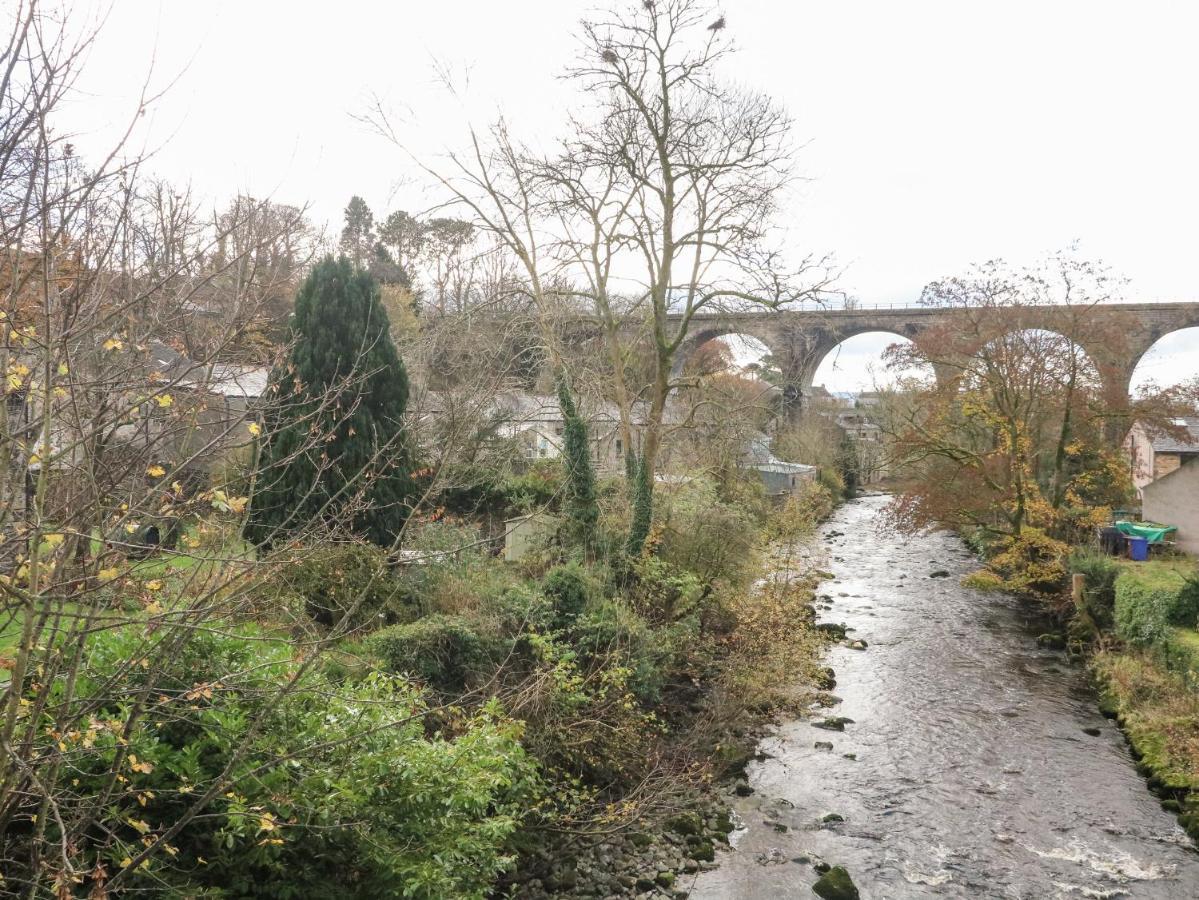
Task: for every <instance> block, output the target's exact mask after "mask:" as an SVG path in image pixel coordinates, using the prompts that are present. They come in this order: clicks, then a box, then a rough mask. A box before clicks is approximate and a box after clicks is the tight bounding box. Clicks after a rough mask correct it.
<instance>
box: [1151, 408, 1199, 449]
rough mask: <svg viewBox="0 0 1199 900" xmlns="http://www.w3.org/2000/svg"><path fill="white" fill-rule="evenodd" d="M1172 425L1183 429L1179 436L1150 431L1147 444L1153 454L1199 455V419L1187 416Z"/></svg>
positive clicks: (1176, 420)
mask: <svg viewBox="0 0 1199 900" xmlns="http://www.w3.org/2000/svg"><path fill="white" fill-rule="evenodd" d="M1174 425H1175V426H1177V427H1178V428H1181V429H1183V433H1182V434H1179V435H1173V434H1169V433H1167V432H1165V431H1156V430H1155V431H1151V432H1150V433H1149V442H1150V444H1151V445H1152V446H1153V452H1154V453H1199V417H1196V416H1187V417H1183V418H1178V419H1175V420H1174Z"/></svg>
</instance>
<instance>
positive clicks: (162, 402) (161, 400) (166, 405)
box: [157, 394, 175, 409]
mask: <svg viewBox="0 0 1199 900" xmlns="http://www.w3.org/2000/svg"><path fill="white" fill-rule="evenodd" d="M157 401H158V405H159V406H160V407H161V408H163V409H170V408H171V406H172V405H173V404H174V403H175V398H174V397H172V396H171V395H170V394H162V395H161V396H159V397H158V398H157Z"/></svg>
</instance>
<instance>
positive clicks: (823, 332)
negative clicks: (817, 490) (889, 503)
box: [671, 302, 1199, 406]
mask: <svg viewBox="0 0 1199 900" xmlns="http://www.w3.org/2000/svg"><path fill="white" fill-rule="evenodd" d="M1070 312H1071V309H1070V307H1065V306H1029V307H1020V308H1018V309H1013V310H1004V311H1003V314H1004V315H1005V316H1006V317H1007V321H1005V322H1004V323H1003V327H1004V328H1005V329H1007V330H1009V331H1017V330H1023V329H1044V330H1046V331H1054V332H1059V333H1061V332H1063V331H1064V330H1066V329H1064V328H1063V318H1064V317H1066V316H1068V315H1069V314H1070ZM1087 314H1088V317H1090V321H1091V322H1093V323H1095V324H1096V325H1097V326H1098V327H1097V328H1096V329H1095V330H1096V331H1097V332H1098V333H1099V334H1101V335H1104V337H1096V338H1091V339H1084V340H1080V341H1079V346H1080V347H1081V348H1082V350H1083V351H1084V352H1085V353H1086V354H1087V355H1088V356H1089V357H1090V358H1091V361H1092V362H1094V364H1095V366H1096V368H1098V370H1099V375H1100V378H1101V379H1102V381H1103V386H1104V391H1105V393H1106V394H1107V395H1108V397H1109V398H1110V399H1111V400H1112V401H1113V402H1114V403H1115V404H1118V405H1120V406H1124V405H1127V404H1128V402H1129V399H1130V398H1129V389H1130V384H1131V381H1132V375H1133V370H1134V369H1135V368H1136V365H1137V363H1138V362H1140V360H1141V357H1142V356H1144V355H1145V353H1146V352H1148V350H1149V348H1150V347H1151V346H1153V344H1154V343H1155V342H1156V341H1157V340H1158V339H1159V338H1161V337H1163V336H1165V335H1167V334H1170V333H1171V332H1174V331H1179V330H1181V329H1183V328H1190V327H1195V326H1199V302H1189V303H1112V304H1105V305H1102V306H1096V307H1092V308H1090V309H1089V310H1088V313H1087ZM968 315H970V311H967V310H961V309H953V308H949V309H945V308H936V307H919V306H918V307H887V308H873V309H812V310H808V309H802V310H786V311H746V312H720V313H702V314H699V315H695V316H693V317H692V319H691V335H690V336H689V337H688V339H687V341H686V343H685V344H684V345H683V346H682V347H681V348H680V352H679V354H678V356H677V357H676V360H675V367H676V371H679V370H681V369H682V367H683V366H684V365H685V364H686V361H687V358H688V357H689V356H690V355H691V354H692V353H693V352H694V351H695V350H696V348H698V347H699V346H700V345H702V344H704V343H706V342H708V341H710V340H712V339H713V338H717V337H722V336H724V335H728V334H744V335H748V336H750V337H754V338H756V339H757V340H759V341H761V342H762V343H763V344H764V345H765V346H766V348H767V349H768V350H769V351H770V354H771V356H772V357H773V359H774V361H775V363H776V365H778V366H779V368H780V369H781V370H782V372H783V378H784V382H785V385H786V387H787V389H789V390H788V391H787V392H788V393H791V394H792V396H794V395H795V394H798V396H800V397H804V396H807V395H808V394H809V393H810V391H811V389H812V380H813V378H814V377H815V375H816V369H817V368H818V367H819V366H820V363H821V361H822V360H823V359H824V357H825V356H826V355H827V354H828V353H830V352H832V351H833V350H834V349H835V348H836V347H837V345H839V344H840V343H841V342H842V341H845V340H847V339H849V338H851V337H853V336H855V335H858V334H864V333H866V332H871V331H882V332H886V333H888V334H894V335H896V336H898V337H903V338H908V339H909V340H911V341H913V342H914V343H916V344H917V345H919V344H920V341H921V338H922V337H926V336H930V335H934V334H936V333H937V332H939V331H941V330H942V329H945V328H953V327H954V323H955V320H956V321H960V322H961V324H962V325H963V326H965V325H966V324H967V321H968V320H967V318H966V317H967V316H968ZM677 318H678V317H672V319H674V320H675V321H672V323H671V324H674V325H677V324H678V321H677ZM937 374H938V377H939V378H940V377H944V375H945V373H941V372H939V373H937Z"/></svg>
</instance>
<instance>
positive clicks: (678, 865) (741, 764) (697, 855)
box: [508, 534, 845, 900]
mask: <svg viewBox="0 0 1199 900" xmlns="http://www.w3.org/2000/svg"><path fill="white" fill-rule="evenodd" d="M796 557H798V560H799V561H800V562H802V565H803V570H802V571H796V570H795V569H794V568H793V566H794V565H795V564H796ZM824 558H825V553H824V548H823V546H821V542H820V539H819V536H818V535H816V534H814V535H812V536H811V537H810V538H809V539H808V540H806V541H805V542H804V543H803V544H802V545H793V546H792V547H791V548H790V550H789V551H788V552H784V553H781V554H779V555H775V556H773V557H772V559H773V563H772V564H771V565H769V566H768V569H767V574H766V575H765V576H764V578H763V579H762V580H763V581H765V580H767V579H769V578H771V577H775V576H777V575H780V574H781V575H784V576H796V577H806V576H809V575H811V574H815V575H817V576H819V577H820V578H822V579H823V578H827V577H831V576H830V575H829V573H827V572H825V571H822V570H821V566H822V565H823V561H824ZM830 601H831V597H828V596H827V595H821V596H819V597H818V596H817V594H816V592H815V591H814V590H810V591H809V592H808V594H807V597H806V600H805V602H804V606H803V609H804V611H805V617H806V618H807V619H808V621H809V622H814V621H815V618H816V613H817V609H818V607H820V608H824V609H828V608H831V602H830ZM816 630H817V631H818V632H821V633H822V634H823V635H824V637H825V639H826V640H827V641H828V642H829V643H834V642H837V641H841V640H844V639H845V635H844V633H835V630H830V629H827V628H818V629H816ZM822 652H823V651H822ZM835 684H836V680H835V677H834V673H833V671H832V669H830V668H827V667H823V668H821V669H820V671H819V674H818V676H817V681H816V682H815V683H814V684H812V685H810V686H809V687H810V688H811V689H812V692H813V694H812V697H811V698H810V699H812V701H813V703H812V709H820V708H822V707H826V706H828V705H831V702H835V698H831V695H829V694H827V691H828V690H829V689H830V688H832V687H834V686H835ZM830 701H831V702H830ZM787 713H788V715H789V716H792V717H794V716H803V715H810V714H811V711H810V710H807V709H806V708H796V709H789V710H788V711H787ZM777 722H778V715H777V711H774V712H773V713H770V714H768V713H761V714H759V715H758V717H757V718H756V719H755V720H754V721H753V722H752V723H750V725H749V726H748V727H746V728H742V729H738V730H737V731H736V732H735V733H734V734H732V735H729V736H728V739H729V741H731V746H729V745H728V744H726V746H725V748H724V750H723V753H722V755H723V757H724V759H725V762H724V765H723V770H722V771H721V772H720V773H719V776H720V780H719V782H718V783H717V785H716V786H715V788H714V789H713V788H700V787H699V786H697V787H696V790H695V792H694V795H693V796H692V797H691V798H690V799H689V800H688V801H687V802H686V804H685V808H683V809H682V810H681V811H680V812H676V813H674V814H672V815H669V816H667V817H665V818H664V819H663V820H658V821H640V822H638V823H636V824H635V825H633V826H630V827H629V828H628V829H626V830H624V831H621V832H620V833H618V834H611V835H605V836H604V837H603V838H597V839H594V840H590V841H588V842H586V843H582V844H581V845H580V844H577V843H576V844H575V845H573V846H571V847H569V849H568V848H567V847H565V846H564V847H562V848H560V849H557V850H555V849H552V848H549V847H543V848H541V849H539V850H538V851H536V852H535V853H534V854H532V858H531V859H529V860H527V862H528V863H531V865H529V866H528V868H529V869H530V870H531V871H532V872H534V873H536V874H534V875H532V877H528V878H527V880H524V881H522V883H520V884H518V885H515V886H513V888H512V889H511V892H510V894H509V895H508V896H511V897H513V898H521V900H551V898H569V897H593V898H605V900H607V898H630V897H632V898H638V900H651V898H657V900H661V898H670V900H685V898H687V897H688V896H689V894H690V890H691V887H692V885H693V884H694V881H695V878H696V876H698V875H699V873H701V872H705V871H708V870H711V869H715V868H716V867H717V866H718V862H717V861H716V851H717V850H718V849H720V848H726V849H727V848H728V847H729V846H730V843H729V840H730V835H731V834H732V833H733V832H734V830H735V829H736V828H737V826H738V822H737V817H736V812H735V811H734V810H733V809H732V806H731V805H730V803H729V802H727V801H729V800H732V799H734V798H736V797H744V796H747V795H749V794H752V793H753V789H752V788H751V787H750V786H749V784H748V782H747V781H746V778H745V767H746V765H748V763H749V762H750V761H751V760H753V759H754V758H755V756H756V755H757V754H758V752H759V751H758V745H759V742H760V741H761V739H762V738H763V737H765V736H766V735H767V734H768V733H769V730H770V727H771V726H772V725H774V724H777ZM824 868H826V869H827V867H824Z"/></svg>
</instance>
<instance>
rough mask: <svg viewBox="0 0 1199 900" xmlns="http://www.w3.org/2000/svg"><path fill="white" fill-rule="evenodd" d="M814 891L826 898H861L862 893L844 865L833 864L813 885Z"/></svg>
mask: <svg viewBox="0 0 1199 900" xmlns="http://www.w3.org/2000/svg"><path fill="white" fill-rule="evenodd" d="M812 892H813V893H814V894H816V896H817V897H822V898H824V900H860V898H861V895H860V894H859V893H858V889H857V888H856V887H855V886H854V883H853V879H852V878H850V877H849V873H848V872H847V871H845V867H844V866H833V867H832V868H831V869H829V870H828V871H827V872H825V873H824V874H823V875H821V876H820V879H819V880H818V881H817V882H816V883H815V884H814V885H812Z"/></svg>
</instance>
